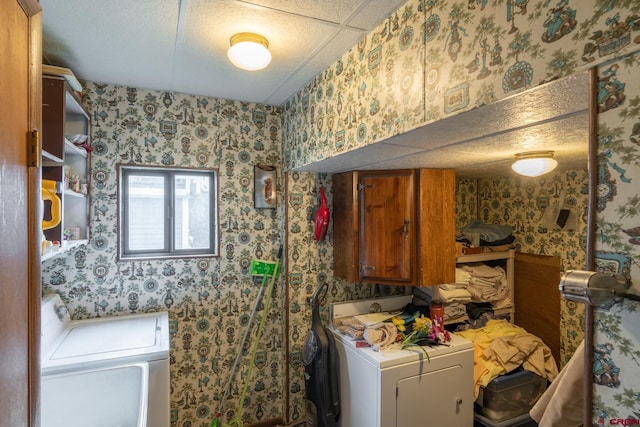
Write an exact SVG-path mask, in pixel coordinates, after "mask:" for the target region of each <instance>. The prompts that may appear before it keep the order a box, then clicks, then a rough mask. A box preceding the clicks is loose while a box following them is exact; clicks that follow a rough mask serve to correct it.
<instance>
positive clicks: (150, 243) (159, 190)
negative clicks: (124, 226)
mask: <svg viewBox="0 0 640 427" xmlns="http://www.w3.org/2000/svg"><path fill="white" fill-rule="evenodd" d="M128 185H129V187H128V189H127V190H128V196H129V199H128V203H127V205H128V211H127V213H128V217H127V222H128V225H129V235H128V238H129V249H130V250H132V251H141V250H151V251H153V250H162V249H164V237H165V236H164V230H165V229H164V222H165V221H164V215H165V194H164V177H162V176H157V175H156V176H152V175H134V174H130V175H129V179H128Z"/></svg>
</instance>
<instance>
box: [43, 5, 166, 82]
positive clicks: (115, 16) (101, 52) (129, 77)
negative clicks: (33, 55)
mask: <svg viewBox="0 0 640 427" xmlns="http://www.w3.org/2000/svg"><path fill="white" fill-rule="evenodd" d="M178 3H179V2H178V0H164V1H163V2H162V4H161V6H159V5H158V2H157V1H155V0H136V1H134V2H130V1H125V0H113V1H106V2H105V1H101V2H97V1H96V2H91V5H90V6H88V5H87V1H85V0H41V1H40V4H41V6H42V9H43V50H44V53H45V59H48V60H49V61H51V62H52V63H54V65H62V66H68V67H71V68H72V70H73V72H74V73H75V74H76V76H77V77H78V78H80V79H82V80H91V81H95V82H106V83H118V84H122V85H133V86H136V87H140V88H164V87H166V85H167V84H168V82H169V81H170V77H171V63H172V57H173V51H174V43H175V37H176V34H175V30H176V26H175V22H176V20H177V18H178ZM87 10H90V11H91V12H90V13H87ZM134 41H135V42H134ZM105 53H106V54H105Z"/></svg>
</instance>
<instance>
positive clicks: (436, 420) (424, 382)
mask: <svg viewBox="0 0 640 427" xmlns="http://www.w3.org/2000/svg"><path fill="white" fill-rule="evenodd" d="M462 389H463V384H462V367H461V366H460V365H456V366H451V367H449V368H445V369H440V370H437V371H434V372H427V373H424V374H422V375H416V376H414V377H410V378H404V379H402V380H400V381H398V384H397V398H396V405H397V407H396V425H397V426H398V427H405V426H434V427H436V426H438V427H440V426H448V427H469V426H470V425H471V424H472V418H473V415H472V409H471V408H472V407H473V403H472V402H469V401H464V400H465V399H463V397H464V395H463V393H462Z"/></svg>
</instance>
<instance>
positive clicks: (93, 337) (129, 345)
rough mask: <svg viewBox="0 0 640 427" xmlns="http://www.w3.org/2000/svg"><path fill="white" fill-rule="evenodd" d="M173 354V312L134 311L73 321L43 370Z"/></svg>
mask: <svg viewBox="0 0 640 427" xmlns="http://www.w3.org/2000/svg"><path fill="white" fill-rule="evenodd" d="M168 357H169V315H168V314H167V313H166V312H158V313H145V314H132V315H125V316H116V317H108V318H98V319H87V320H77V321H72V322H70V323H69V324H68V325H67V327H66V328H65V329H64V331H63V332H62V333H61V334H60V336H59V337H58V338H57V339H56V340H55V341H54V342H52V345H51V348H50V350H49V351H48V352H46V354H45V355H44V357H43V359H42V361H41V367H42V371H43V373H46V374H49V373H55V372H64V371H68V370H72V369H79V368H83V367H86V368H88V367H95V366H102V365H107V364H110V363H113V362H114V361H116V360H117V362H118V363H133V362H140V361H153V360H160V359H167V358H168Z"/></svg>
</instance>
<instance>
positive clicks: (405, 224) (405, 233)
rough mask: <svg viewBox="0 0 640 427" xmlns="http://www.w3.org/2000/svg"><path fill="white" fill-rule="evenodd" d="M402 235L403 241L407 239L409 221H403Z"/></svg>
mask: <svg viewBox="0 0 640 427" xmlns="http://www.w3.org/2000/svg"><path fill="white" fill-rule="evenodd" d="M402 234H403V236H404V238H405V239H408V238H409V220H408V219H407V218H405V219H404V225H403V226H402Z"/></svg>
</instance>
